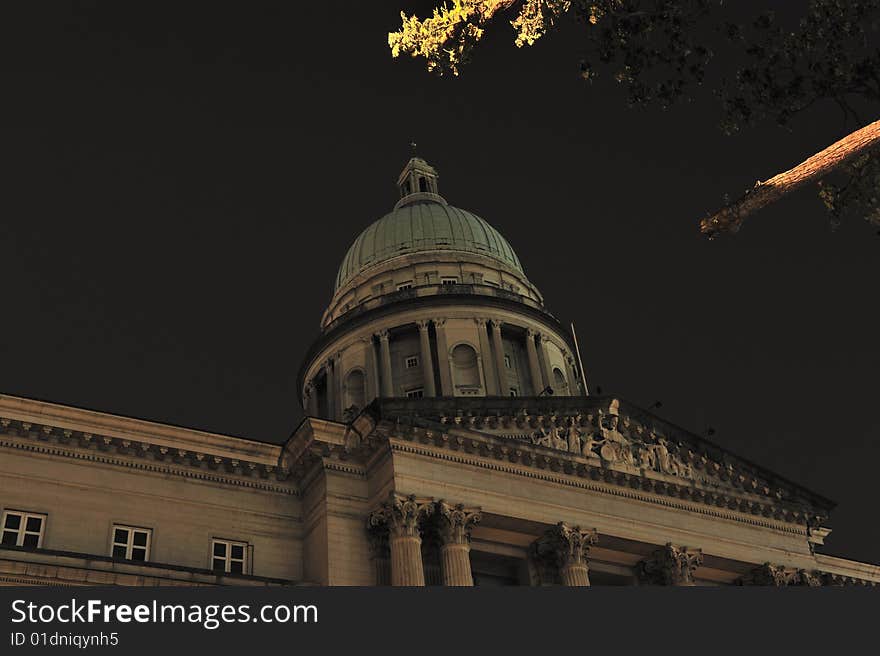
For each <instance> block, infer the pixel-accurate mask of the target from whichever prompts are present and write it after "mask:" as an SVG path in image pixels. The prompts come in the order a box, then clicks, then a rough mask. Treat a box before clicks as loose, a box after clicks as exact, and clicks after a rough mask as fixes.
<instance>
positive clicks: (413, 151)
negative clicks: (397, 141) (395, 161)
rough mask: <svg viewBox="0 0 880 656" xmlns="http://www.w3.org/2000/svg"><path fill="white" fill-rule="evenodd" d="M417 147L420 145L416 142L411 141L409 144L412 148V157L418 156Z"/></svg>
mask: <svg viewBox="0 0 880 656" xmlns="http://www.w3.org/2000/svg"><path fill="white" fill-rule="evenodd" d="M417 146H418V144H417V143H416V142H415V141H410V142H409V148H410V150H411V151H412V156H413V157H415V156H416V147H417Z"/></svg>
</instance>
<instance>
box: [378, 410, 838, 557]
mask: <svg viewBox="0 0 880 656" xmlns="http://www.w3.org/2000/svg"><path fill="white" fill-rule="evenodd" d="M367 412H369V413H371V414H372V415H373V416H374V417H375V419H376V421H379V420H381V421H383V422H393V423H394V424H395V425H396V426H398V427H399V426H400V425H401V424H403V425H405V426H420V427H423V428H425V429H429V430H430V431H434V432H437V431H440V432H442V433H446V434H448V435H451V436H455V437H456V439H457V440H459V441H460V440H462V439H466V438H467V437H468V436H474V437H476V436H480V437H481V438H482V439H485V438H490V439H492V440H493V441H497V442H500V443H501V444H506V445H509V446H502V447H500V448H501V449H502V450H503V452H504V453H506V454H509V453H519V452H525V451H528V452H538V453H541V454H546V456H545V457H546V458H547V460H548V461H555V462H557V463H563V461H566V462H568V463H569V464H568V465H564V464H560V466H562V467H563V468H565V469H573V470H575V471H581V472H590V475H593V476H594V477H595V476H601V477H603V478H606V479H607V478H608V477H609V476H611V478H613V479H614V480H618V481H619V480H625V481H628V484H629V485H636V484H638V481H640V480H646V481H654V484H653V488H656V489H664V490H666V491H667V493H669V494H678V495H682V496H688V497H690V498H694V499H697V498H699V499H700V500H702V501H703V502H704V503H710V504H714V505H719V506H726V507H729V508H731V509H738V510H740V511H743V510H744V511H746V512H750V513H752V514H756V513H757V514H762V515H765V516H774V517H777V518H778V517H786V518H787V521H796V522H797V523H803V524H806V525H807V526H808V528H810V529H816V531H815V533H816V535H815V538H816V539H815V540H814V541H816V542H821V536H822V535H824V534H825V533H823V532H822V531H821V530H819V524H820V523H821V522H822V521H824V519H826V518H827V516H828V514H829V512H830V510H831V509H832V508H833V506H834V503H833V502H831V501H829V500H828V499H825V498H823V497H821V496H820V495H817V494H815V493H813V492H811V491H809V490H807V489H805V488H803V487H801V486H799V485H797V484H795V483H792V482H790V481H788V480H786V479H784V478H782V477H780V476H778V475H776V474H774V473H773V472H770V471H769V470H766V469H763V468H761V467H759V466H757V465H754V464H753V463H750V462H748V461H747V460H745V459H742V458H739V457H737V456H735V455H734V454H732V453H729V452H727V451H725V450H724V449H722V448H720V447H719V446H717V445H715V444H713V443H712V442H710V441H709V440H706V439H705V438H703V437H700V436H698V435H695V434H693V433H690V432H688V431H685V430H683V429H681V428H679V427H677V426H674V425H672V424H670V423H668V422H666V421H664V420H662V419H660V418H659V417H656V416H654V415H652V414H651V413H649V412H647V411H645V410H642V409H640V408H638V407H636V406H633V405H632V404H629V403H627V402H626V401H622V400H619V399H616V398H608V397H604V398H599V397H531V398H527V397H518V398H500V397H489V398H480V399H462V398H454V399H451V398H435V399H419V400H398V399H393V400H388V399H385V400H381V401H378V402H376V403H374V404H373V405H372V406H371V407H370V408H368V410H367ZM398 432H400V431H398ZM404 432H405V431H404ZM526 460H528V461H534V457H533V456H526ZM649 485H652V484H650V483H649Z"/></svg>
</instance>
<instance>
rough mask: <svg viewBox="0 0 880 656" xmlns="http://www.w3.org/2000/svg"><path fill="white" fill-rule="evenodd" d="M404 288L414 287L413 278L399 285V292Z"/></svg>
mask: <svg viewBox="0 0 880 656" xmlns="http://www.w3.org/2000/svg"><path fill="white" fill-rule="evenodd" d="M404 289H412V280H407V281H406V282H402V283H400V284H399V285H398V286H397V291H399V292H402V291H403V290H404Z"/></svg>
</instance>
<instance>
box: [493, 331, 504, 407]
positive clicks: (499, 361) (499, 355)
mask: <svg viewBox="0 0 880 656" xmlns="http://www.w3.org/2000/svg"><path fill="white" fill-rule="evenodd" d="M492 351H493V353H494V354H495V370H496V371H497V372H498V389H499V392H498V393H499V394H500V395H501V396H506V395H507V371H506V367H505V366H504V342H503V341H501V321H499V320H498V319H492Z"/></svg>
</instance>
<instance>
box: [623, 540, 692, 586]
mask: <svg viewBox="0 0 880 656" xmlns="http://www.w3.org/2000/svg"><path fill="white" fill-rule="evenodd" d="M702 564H703V552H702V551H701V550H700V549H694V550H692V551H691V550H688V548H687V547H678V546H675V545H674V544H672V543H671V542H669V543H667V544H666V546H664V547H661V548H660V549H657V551H655V552H654V553H653V554H651V555H650V556H649V557H648V558H646V559H645V560H643V561H642V562H640V563H639V566H638V575H639V579H641V581H642V582H643V583H648V584H651V585H694V572H695V571H696V569H697V567H699V566H700V565H702Z"/></svg>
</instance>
